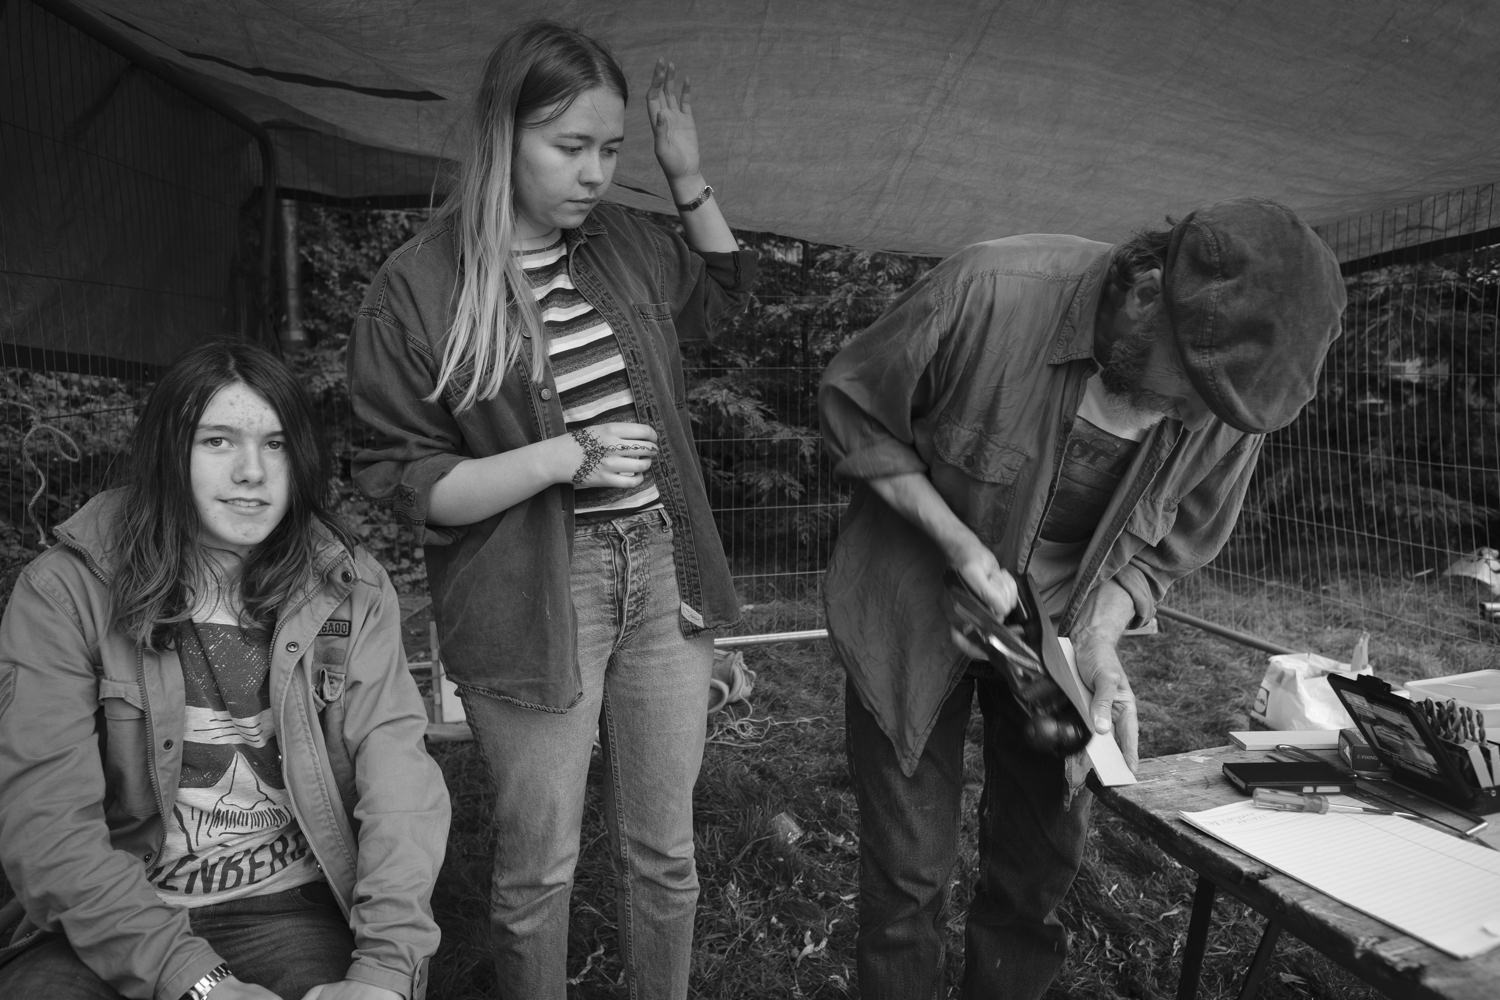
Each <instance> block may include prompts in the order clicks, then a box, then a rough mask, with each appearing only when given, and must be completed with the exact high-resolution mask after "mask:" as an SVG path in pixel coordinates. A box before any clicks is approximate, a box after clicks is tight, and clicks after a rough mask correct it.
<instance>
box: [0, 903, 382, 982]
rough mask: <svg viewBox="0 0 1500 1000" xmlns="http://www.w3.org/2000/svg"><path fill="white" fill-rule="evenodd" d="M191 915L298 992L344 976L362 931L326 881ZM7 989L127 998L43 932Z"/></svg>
mask: <svg viewBox="0 0 1500 1000" xmlns="http://www.w3.org/2000/svg"><path fill="white" fill-rule="evenodd" d="M188 920H189V922H190V923H191V924H192V927H193V933H194V934H196V935H198V936H199V937H201V938H203V939H204V940H205V941H207V942H208V943H209V944H211V945H213V948H214V950H215V951H217V952H218V953H219V955H220V956H221V957H222V958H223V959H224V961H225V962H226V963H228V965H229V968H230V969H232V970H234V974H235V977H236V978H238V979H241V980H243V981H244V982H247V983H255V984H256V985H259V986H264V987H265V988H266V989H268V990H270V991H271V992H273V993H275V994H276V995H277V996H279V997H284V998H290V1000H301V997H302V995H303V994H304V993H306V992H307V991H308V990H310V989H312V988H313V987H314V986H317V985H319V984H321V983H335V982H338V981H339V980H341V979H343V978H344V973H345V972H347V971H349V963H350V962H352V961H353V960H354V935H353V933H351V932H350V930H349V922H348V921H347V920H346V919H345V918H344V914H343V912H342V911H341V910H340V909H339V905H338V903H337V902H336V901H335V900H334V898H333V892H332V890H330V889H329V888H328V884H327V883H326V882H310V883H308V884H307V885H303V886H298V887H297V888H295V889H287V890H285V891H283V892H276V893H271V894H270V895H268V896H251V897H249V898H248V899H237V900H234V901H233V902H229V903H218V904H216V905H212V906H202V907H198V908H197V909H193V910H189V911H188ZM205 971H206V970H205ZM0 997H46V998H47V1000H121V997H120V994H118V993H116V992H115V991H114V990H113V989H112V988H111V987H110V986H109V985H108V984H106V983H105V982H104V981H103V980H102V979H100V978H99V977H98V976H96V975H95V974H94V973H93V972H92V971H91V970H90V969H89V967H88V966H86V965H84V964H83V962H82V960H80V959H79V957H78V956H77V954H75V953H74V951H73V949H72V947H71V946H70V945H69V944H68V939H67V938H65V937H64V936H63V935H61V934H44V935H42V936H41V937H40V939H39V940H38V942H37V943H36V944H34V945H32V946H31V947H29V948H27V949H26V950H25V951H23V952H21V954H19V955H18V956H16V958H15V959H14V960H12V961H10V962H7V963H6V964H5V965H4V966H0Z"/></svg>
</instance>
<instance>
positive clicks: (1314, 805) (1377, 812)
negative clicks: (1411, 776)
mask: <svg viewBox="0 0 1500 1000" xmlns="http://www.w3.org/2000/svg"><path fill="white" fill-rule="evenodd" d="M1251 798H1252V799H1253V800H1254V802H1255V806H1256V808H1257V809H1279V810H1280V811H1282V812H1310V813H1330V812H1338V813H1368V814H1370V815H1374V816H1405V817H1406V818H1407V819H1418V818H1419V817H1418V816H1417V815H1416V814H1414V813H1409V812H1397V811H1396V810H1394V809H1382V808H1380V807H1378V806H1363V805H1355V804H1352V803H1346V802H1332V801H1330V800H1329V798H1328V796H1326V795H1317V794H1314V793H1311V792H1289V791H1286V790H1284V789H1281V788H1257V789H1256V790H1255V792H1254V794H1253V795H1252V796H1251Z"/></svg>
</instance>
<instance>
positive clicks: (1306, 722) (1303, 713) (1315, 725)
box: [1250, 651, 1370, 729]
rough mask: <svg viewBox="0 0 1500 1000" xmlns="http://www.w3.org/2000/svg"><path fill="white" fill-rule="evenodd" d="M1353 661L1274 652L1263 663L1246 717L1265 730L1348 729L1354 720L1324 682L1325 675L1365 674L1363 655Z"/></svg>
mask: <svg viewBox="0 0 1500 1000" xmlns="http://www.w3.org/2000/svg"><path fill="white" fill-rule="evenodd" d="M1357 652H1358V651H1357ZM1355 660H1356V663H1355V665H1353V666H1351V665H1350V664H1348V663H1340V662H1339V661H1338V660H1333V659H1329V658H1328V657H1326V656H1319V655H1318V654H1317V653H1278V654H1276V655H1275V656H1272V657H1271V659H1270V663H1269V664H1267V666H1266V675H1265V677H1263V678H1261V682H1260V690H1259V691H1258V692H1256V695H1255V707H1254V708H1252V709H1251V710H1250V718H1251V719H1252V720H1254V721H1255V722H1256V723H1257V724H1259V725H1262V726H1265V727H1266V728H1267V729H1349V728H1352V727H1353V725H1354V720H1353V719H1351V718H1349V713H1348V712H1346V711H1344V706H1343V704H1342V703H1340V701H1339V699H1338V695H1336V694H1334V693H1333V688H1332V687H1330V686H1329V684H1328V675H1329V674H1344V675H1346V676H1349V677H1353V676H1355V675H1356V674H1368V673H1369V672H1370V668H1369V665H1368V664H1367V663H1365V662H1363V657H1361V656H1358V655H1357V656H1356V657H1355Z"/></svg>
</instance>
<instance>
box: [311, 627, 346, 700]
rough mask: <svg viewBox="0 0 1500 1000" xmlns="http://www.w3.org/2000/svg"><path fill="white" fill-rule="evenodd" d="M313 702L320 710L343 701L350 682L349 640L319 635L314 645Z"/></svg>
mask: <svg viewBox="0 0 1500 1000" xmlns="http://www.w3.org/2000/svg"><path fill="white" fill-rule="evenodd" d="M312 679H313V704H314V705H315V706H316V707H317V710H318V711H319V712H321V711H323V710H324V709H325V708H327V707H328V706H329V705H332V704H334V703H335V702H338V701H341V700H342V699H343V697H344V690H345V688H347V687H348V684H349V640H348V639H344V638H332V637H328V636H319V637H318V639H317V640H316V641H315V643H314V645H313V671H312Z"/></svg>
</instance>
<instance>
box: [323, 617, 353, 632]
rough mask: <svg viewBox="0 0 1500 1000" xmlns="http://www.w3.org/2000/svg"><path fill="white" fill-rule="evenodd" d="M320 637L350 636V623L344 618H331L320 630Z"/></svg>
mask: <svg viewBox="0 0 1500 1000" xmlns="http://www.w3.org/2000/svg"><path fill="white" fill-rule="evenodd" d="M318 634H319V635H342V636H347V635H348V634H349V622H347V621H346V620H344V619H342V618H330V619H328V620H327V621H326V622H324V623H323V627H322V628H320V629H318Z"/></svg>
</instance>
